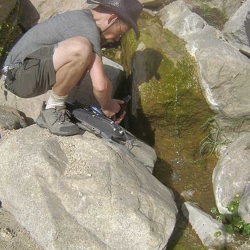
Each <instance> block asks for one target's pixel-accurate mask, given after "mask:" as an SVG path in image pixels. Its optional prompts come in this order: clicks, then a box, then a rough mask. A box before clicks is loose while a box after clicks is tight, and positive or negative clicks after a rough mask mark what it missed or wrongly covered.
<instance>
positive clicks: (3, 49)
mask: <svg viewBox="0 0 250 250" xmlns="http://www.w3.org/2000/svg"><path fill="white" fill-rule="evenodd" d="M18 12H19V6H18V3H17V4H16V6H15V8H14V9H13V10H12V11H11V12H10V14H9V16H8V18H7V19H6V20H5V22H3V23H2V24H1V25H0V58H1V59H0V65H2V64H3V62H4V60H5V58H6V56H7V55H8V52H9V50H10V48H11V47H12V46H13V43H14V42H15V41H16V39H17V38H18V37H19V36H20V35H21V34H22V30H21V28H20V26H19V24H18Z"/></svg>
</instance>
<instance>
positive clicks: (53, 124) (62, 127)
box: [36, 107, 79, 136]
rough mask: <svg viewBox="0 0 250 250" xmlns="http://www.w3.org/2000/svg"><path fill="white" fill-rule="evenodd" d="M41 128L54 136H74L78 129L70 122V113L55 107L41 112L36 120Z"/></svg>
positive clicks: (62, 108)
mask: <svg viewBox="0 0 250 250" xmlns="http://www.w3.org/2000/svg"><path fill="white" fill-rule="evenodd" d="M36 124H37V125H38V126H40V127H41V128H47V129H48V130H49V131H50V132H51V133H52V134H55V135H65V136H67V135H75V134H78V132H79V128H78V127H77V125H75V124H74V123H73V122H71V121H70V113H69V111H68V110H67V109H65V107H56V108H55V109H54V108H51V109H45V110H43V111H41V113H40V115H39V116H38V118H37V120H36Z"/></svg>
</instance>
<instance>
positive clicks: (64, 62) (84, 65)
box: [37, 36, 93, 135]
mask: <svg viewBox="0 0 250 250" xmlns="http://www.w3.org/2000/svg"><path fill="white" fill-rule="evenodd" d="M92 56H93V52H92V45H91V43H90V42H89V41H88V40H87V39H86V38H84V37H80V36H79V37H74V38H70V39H68V40H65V41H62V42H60V43H59V44H58V47H55V51H54V55H53V64H54V69H55V71H56V83H55V84H54V86H53V89H52V92H51V95H50V97H49V99H48V101H47V105H46V109H45V110H44V111H42V112H41V114H40V116H39V117H38V119H37V124H38V125H39V126H41V127H46V128H48V129H49V130H50V132H51V133H53V134H57V135H74V134H77V133H78V131H79V129H78V127H77V126H76V125H75V124H74V123H72V122H71V121H70V119H69V117H68V116H67V113H65V101H66V99H67V96H68V94H69V93H70V91H71V90H72V89H73V88H74V87H75V86H76V85H77V83H78V82H79V80H80V79H81V78H82V77H83V75H84V74H85V73H86V71H87V69H88V67H89V64H90V63H91V60H92Z"/></svg>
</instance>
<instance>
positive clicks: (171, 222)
mask: <svg viewBox="0 0 250 250" xmlns="http://www.w3.org/2000/svg"><path fill="white" fill-rule="evenodd" d="M34 135H35V136H34ZM0 150H1V158H2V160H1V162H0V171H1V175H0V182H1V188H0V197H1V202H2V206H3V208H4V209H6V210H8V211H10V212H11V213H12V214H13V215H14V216H15V218H16V219H17V221H18V222H19V223H20V224H21V225H23V226H24V227H25V228H26V229H27V230H28V231H29V232H30V234H31V236H32V237H33V238H34V239H35V241H36V242H37V243H38V244H39V245H40V246H41V247H42V248H43V249H49V250H53V249H60V250H61V249H65V250H66V249H67V250H69V249H74V250H76V249H124V250H125V249H126V250H127V249H145V250H146V249H150V250H151V249H163V248H164V247H165V245H166V244H167V242H168V239H169V238H170V236H171V234H172V231H173V229H174V226H175V221H176V213H177V210H176V206H175V202H174V200H173V196H172V193H171V192H170V191H169V190H168V189H167V188H166V187H165V186H164V185H163V184H161V183H160V182H159V181H158V180H157V179H156V178H155V177H153V176H152V175H151V174H150V173H149V171H148V170H147V169H146V168H145V167H144V166H143V165H142V164H141V163H140V162H138V161H135V160H134V159H133V158H131V156H129V155H127V154H124V153H123V152H122V151H121V150H120V149H118V148H116V147H114V146H113V145H112V144H110V143H109V142H107V141H106V140H102V139H100V138H97V137H96V136H94V135H92V134H89V133H88V132H86V133H84V134H82V135H80V134H79V135H76V136H72V137H60V136H55V135H52V134H50V133H49V132H48V131H47V130H45V129H41V128H39V127H38V126H36V125H31V126H29V127H27V128H24V129H20V130H18V131H12V132H9V134H8V135H7V134H6V135H5V136H4V138H3V139H2V142H1V144H0ZM147 153H148V154H149V152H147ZM151 154H153V155H154V151H153V149H152V150H151Z"/></svg>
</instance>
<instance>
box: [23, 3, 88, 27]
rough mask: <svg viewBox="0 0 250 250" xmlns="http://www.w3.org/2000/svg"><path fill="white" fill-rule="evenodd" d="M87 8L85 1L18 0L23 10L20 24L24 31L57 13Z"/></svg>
mask: <svg viewBox="0 0 250 250" xmlns="http://www.w3.org/2000/svg"><path fill="white" fill-rule="evenodd" d="M87 6H88V4H87V3H86V0H75V1H67V0H62V1H50V0H20V7H21V9H22V10H23V12H22V15H21V24H22V26H23V27H24V28H25V29H29V28H31V27H32V26H33V25H34V24H36V23H37V22H40V21H43V20H45V19H48V18H49V17H51V16H54V15H56V14H58V13H62V12H66V11H69V10H76V9H79V10H80V9H84V8H86V7H87Z"/></svg>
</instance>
